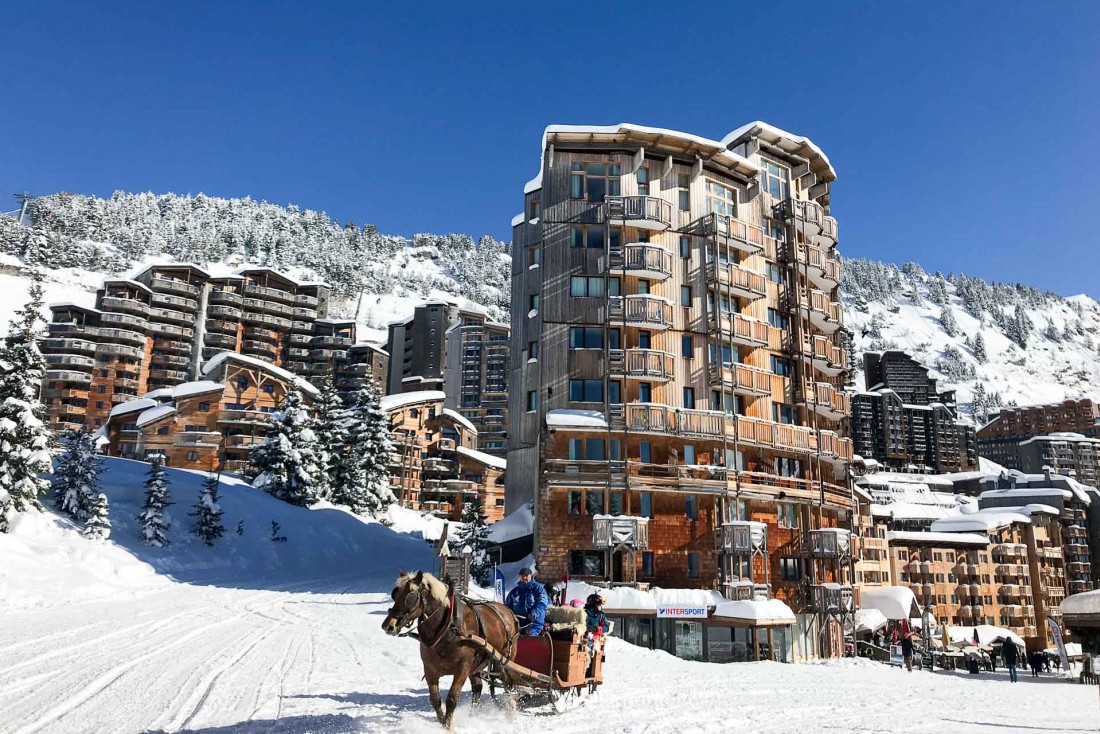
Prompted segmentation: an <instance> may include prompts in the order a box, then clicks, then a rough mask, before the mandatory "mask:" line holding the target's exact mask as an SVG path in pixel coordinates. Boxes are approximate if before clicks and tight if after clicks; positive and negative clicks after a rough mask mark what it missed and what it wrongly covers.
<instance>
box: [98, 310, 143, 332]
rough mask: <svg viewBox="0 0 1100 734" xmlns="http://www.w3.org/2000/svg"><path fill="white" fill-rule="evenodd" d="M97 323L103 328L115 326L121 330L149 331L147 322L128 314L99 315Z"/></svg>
mask: <svg viewBox="0 0 1100 734" xmlns="http://www.w3.org/2000/svg"><path fill="white" fill-rule="evenodd" d="M99 322H100V323H101V324H103V325H104V326H117V327H120V328H123V329H126V328H129V329H136V330H138V331H146V330H148V329H149V321H148V320H147V319H145V318H144V317H141V316H134V315H133V314H128V313H101V314H100V315H99Z"/></svg>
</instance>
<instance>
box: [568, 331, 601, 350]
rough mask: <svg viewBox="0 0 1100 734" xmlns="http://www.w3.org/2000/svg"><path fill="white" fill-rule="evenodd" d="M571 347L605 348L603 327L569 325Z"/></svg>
mask: <svg viewBox="0 0 1100 734" xmlns="http://www.w3.org/2000/svg"><path fill="white" fill-rule="evenodd" d="M569 348H570V349H603V328H602V327H599V326H571V327H569Z"/></svg>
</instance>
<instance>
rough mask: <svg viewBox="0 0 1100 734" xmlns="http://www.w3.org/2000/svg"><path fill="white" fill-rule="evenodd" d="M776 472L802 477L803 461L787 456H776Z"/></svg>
mask: <svg viewBox="0 0 1100 734" xmlns="http://www.w3.org/2000/svg"><path fill="white" fill-rule="evenodd" d="M775 473H776V474H778V475H779V476H781V477H793V478H798V477H801V476H802V461H801V460H800V459H792V458H790V457H787V456H777V457H775Z"/></svg>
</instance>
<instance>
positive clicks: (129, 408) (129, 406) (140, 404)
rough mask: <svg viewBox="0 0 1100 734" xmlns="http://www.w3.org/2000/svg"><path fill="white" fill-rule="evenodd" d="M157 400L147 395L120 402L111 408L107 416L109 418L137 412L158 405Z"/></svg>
mask: <svg viewBox="0 0 1100 734" xmlns="http://www.w3.org/2000/svg"><path fill="white" fill-rule="evenodd" d="M156 405H157V401H156V400H153V399H152V398H150V397H148V396H146V397H144V398H138V399H137V400H127V401H126V402H125V403H119V404H118V405H116V406H115V407H113V408H111V412H110V414H109V415H108V416H107V420H110V419H111V418H114V417H115V416H116V415H126V414H128V413H136V412H140V411H142V410H148V409H149V408H153V407H156Z"/></svg>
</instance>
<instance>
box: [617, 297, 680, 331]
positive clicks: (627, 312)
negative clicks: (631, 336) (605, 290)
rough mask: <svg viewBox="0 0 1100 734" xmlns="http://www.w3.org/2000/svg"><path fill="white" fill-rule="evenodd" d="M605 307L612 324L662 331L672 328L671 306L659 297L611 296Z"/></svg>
mask: <svg viewBox="0 0 1100 734" xmlns="http://www.w3.org/2000/svg"><path fill="white" fill-rule="evenodd" d="M607 307H608V309H609V312H610V313H609V315H610V320H611V321H612V322H616V323H622V324H626V325H627V326H639V327H642V328H646V329H658V330H662V331H663V330H665V329H668V328H669V327H671V326H672V304H671V303H669V302H668V301H667V300H666V299H664V298H661V297H659V296H648V295H637V296H626V297H623V296H612V297H610V298H609V299H608V306H607Z"/></svg>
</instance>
